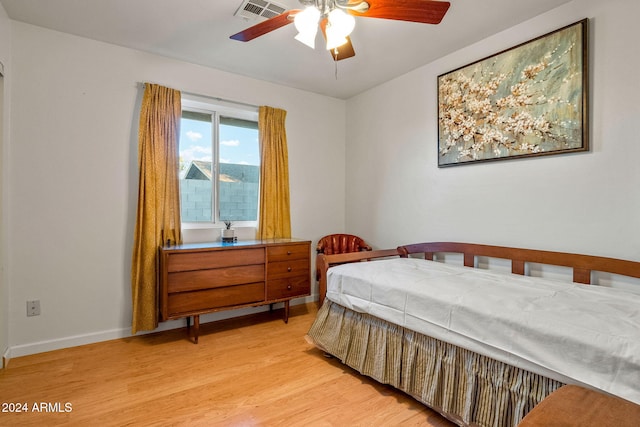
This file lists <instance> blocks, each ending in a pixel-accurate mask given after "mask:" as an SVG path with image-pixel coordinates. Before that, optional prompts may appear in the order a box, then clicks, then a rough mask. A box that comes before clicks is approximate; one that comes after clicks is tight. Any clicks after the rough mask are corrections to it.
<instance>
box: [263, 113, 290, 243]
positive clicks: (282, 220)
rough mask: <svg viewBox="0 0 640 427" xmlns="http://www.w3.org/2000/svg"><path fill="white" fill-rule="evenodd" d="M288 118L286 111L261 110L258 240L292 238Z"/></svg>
mask: <svg viewBox="0 0 640 427" xmlns="http://www.w3.org/2000/svg"><path fill="white" fill-rule="evenodd" d="M286 117H287V112H286V111H285V110H281V109H277V108H273V107H266V106H261V107H260V108H259V114H258V134H259V139H260V156H261V161H260V208H259V217H258V231H257V238H258V239H261V240H263V239H274V238H291V214H290V201H289V155H288V151H287V132H286V129H285V119H286Z"/></svg>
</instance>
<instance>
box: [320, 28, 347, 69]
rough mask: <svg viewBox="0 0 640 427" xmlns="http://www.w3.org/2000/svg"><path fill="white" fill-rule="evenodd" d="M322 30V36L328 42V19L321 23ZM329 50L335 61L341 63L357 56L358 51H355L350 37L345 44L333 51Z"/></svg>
mask: <svg viewBox="0 0 640 427" xmlns="http://www.w3.org/2000/svg"><path fill="white" fill-rule="evenodd" d="M320 30H322V35H323V36H324V39H325V41H326V40H327V19H326V18H324V19H322V20H321V21H320ZM328 50H329V53H330V54H331V56H332V57H333V60H334V61H341V60H343V59H347V58H351V57H352V56H356V51H355V50H353V45H352V44H351V37H349V36H347V42H346V43H345V44H343V45H341V46H338V47H336V48H333V49H328Z"/></svg>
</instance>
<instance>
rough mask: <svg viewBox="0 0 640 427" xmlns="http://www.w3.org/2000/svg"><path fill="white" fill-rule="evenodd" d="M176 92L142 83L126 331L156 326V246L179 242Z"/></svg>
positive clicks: (178, 102)
mask: <svg viewBox="0 0 640 427" xmlns="http://www.w3.org/2000/svg"><path fill="white" fill-rule="evenodd" d="M181 110H182V107H181V96H180V92H179V91H177V90H174V89H170V88H166V87H163V86H159V85H155V84H149V83H146V84H145V90H144V95H143V99H142V106H141V109H140V127H139V131H138V168H139V182H138V211H137V217H136V226H135V232H134V243H133V256H132V266H131V295H132V303H133V320H132V333H134V334H135V333H136V332H138V331H142V330H153V329H155V328H156V327H157V326H158V289H157V274H158V271H157V270H158V266H157V265H158V247H159V246H160V245H162V244H164V243H166V242H167V241H171V243H172V244H180V243H182V235H181V231H180V195H179V182H178V168H179V160H178V139H179V133H180V117H181Z"/></svg>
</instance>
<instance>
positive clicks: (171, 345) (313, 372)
mask: <svg viewBox="0 0 640 427" xmlns="http://www.w3.org/2000/svg"><path fill="white" fill-rule="evenodd" d="M315 314H316V308H315V304H307V305H298V306H292V307H291V314H290V318H289V323H288V324H285V323H284V322H283V321H282V320H281V316H282V311H281V310H275V311H274V312H272V313H268V312H267V313H260V314H257V315H252V316H247V317H245V318H238V319H230V320H225V321H221V322H215V323H209V324H203V325H201V331H200V341H199V344H197V345H196V344H193V343H192V342H190V341H189V340H188V339H187V337H186V331H185V330H184V329H182V330H175V331H168V332H161V333H157V334H150V335H145V336H138V337H132V338H126V339H120V340H113V341H108V342H102V343H97V344H91V345H85V346H81V347H75V348H70V349H64V350H58V351H52V352H48V353H42V354H37V355H33V356H25V357H20V358H16V359H12V360H11V361H10V363H9V366H8V367H7V368H6V369H4V370H0V402H2V404H3V408H2V409H3V410H10V409H14V410H15V409H16V406H15V405H14V406H13V407H10V405H11V404H20V406H21V407H22V408H24V406H22V405H23V404H25V403H26V405H27V409H28V412H26V413H24V412H23V413H7V412H0V425H2V426H18V425H47V426H53V425H82V426H85V425H100V426H125V425H131V426H138V425H143V426H149V425H154V426H155V425H157V426H178V425H180V426H181V425H187V426H199V425H206V426H218V425H220V426H273V425H287V426H396V425H420V426H434V427H444V426H447V427H449V426H453V424H452V423H450V422H449V421H447V420H445V419H444V418H442V417H441V416H439V415H438V414H436V413H434V412H433V411H431V410H429V409H428V408H426V407H425V406H423V405H421V404H420V403H418V402H417V401H415V400H414V399H412V398H411V397H408V396H407V395H405V394H403V393H401V392H398V391H397V390H394V389H393V388H391V387H388V386H384V385H381V384H378V383H377V382H375V381H373V380H371V379H369V378H367V377H364V376H361V375H359V374H358V373H357V372H355V371H353V370H351V369H350V368H348V367H346V366H344V365H342V364H341V363H340V362H339V361H338V360H336V359H328V358H326V357H324V355H323V353H322V352H321V351H319V350H318V349H316V348H315V347H313V346H312V345H310V344H308V343H307V342H306V341H305V339H304V335H305V334H306V332H307V330H308V329H309V326H310V325H311V323H312V321H313V318H314V317H315ZM41 403H44V404H45V405H44V406H41ZM34 405H35V407H36V409H47V410H50V411H51V410H53V411H54V412H44V411H43V412H34ZM65 411H67V412H65Z"/></svg>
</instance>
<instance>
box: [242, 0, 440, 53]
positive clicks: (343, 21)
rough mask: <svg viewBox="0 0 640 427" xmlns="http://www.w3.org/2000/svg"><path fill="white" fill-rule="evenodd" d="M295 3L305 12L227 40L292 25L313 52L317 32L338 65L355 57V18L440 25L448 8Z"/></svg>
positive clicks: (379, 0)
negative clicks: (353, 41) (352, 32)
mask: <svg viewBox="0 0 640 427" xmlns="http://www.w3.org/2000/svg"><path fill="white" fill-rule="evenodd" d="M298 1H299V2H300V3H301V4H302V5H303V6H305V8H304V9H291V10H288V11H286V12H284V13H281V14H280V15H277V16H274V17H273V18H270V19H267V20H266V21H263V22H261V23H259V24H256V25H254V26H252V27H249V28H247V29H245V30H243V31H240V32H239V33H237V34H234V35H232V36H231V37H230V38H231V39H233V40H238V41H242V42H248V41H251V40H253V39H255V38H257V37H260V36H263V35H265V34H267V33H270V32H271V31H274V30H277V29H278V28H280V27H284V26H285V25H288V24H291V23H292V22H294V23H295V26H296V29H297V30H298V35H297V36H296V37H295V38H296V40H298V41H300V42H302V43H304V44H306V45H307V46H309V47H311V48H314V47H315V38H316V33H317V30H318V28H319V29H320V30H321V31H322V34H323V36H324V38H325V40H326V43H327V49H328V50H329V52H330V53H331V55H332V56H333V59H334V60H335V61H339V60H342V59H347V58H351V57H352V56H354V55H355V51H354V49H353V46H352V44H351V39H350V38H349V34H351V31H353V28H354V26H355V20H354V18H353V17H354V16H355V17H358V16H361V17H364V18H381V19H392V20H396V21H409V22H419V23H424V24H439V23H440V21H442V18H443V17H444V15H445V14H446V13H447V10H448V9H449V5H450V3H449V2H447V1H432V0H366V1H358V0H298Z"/></svg>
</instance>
